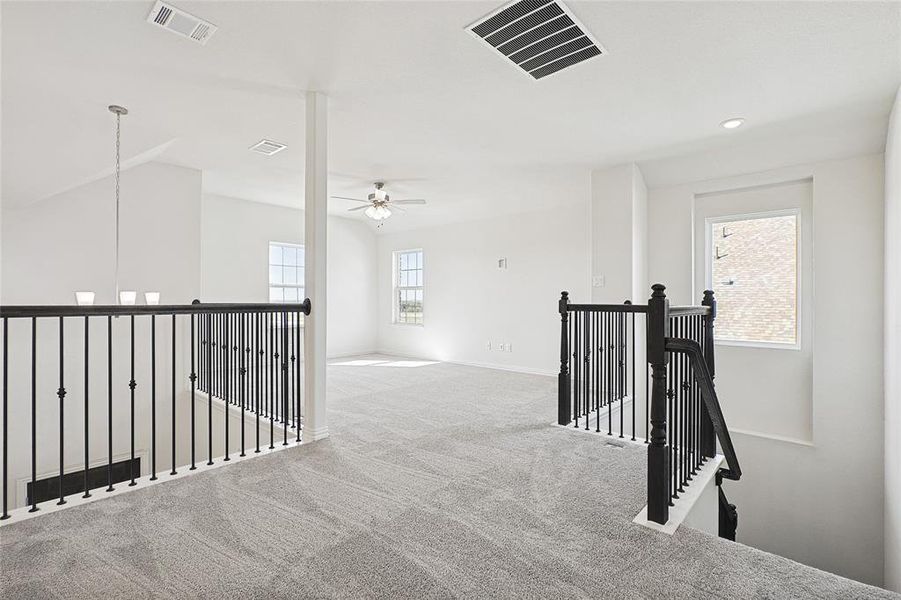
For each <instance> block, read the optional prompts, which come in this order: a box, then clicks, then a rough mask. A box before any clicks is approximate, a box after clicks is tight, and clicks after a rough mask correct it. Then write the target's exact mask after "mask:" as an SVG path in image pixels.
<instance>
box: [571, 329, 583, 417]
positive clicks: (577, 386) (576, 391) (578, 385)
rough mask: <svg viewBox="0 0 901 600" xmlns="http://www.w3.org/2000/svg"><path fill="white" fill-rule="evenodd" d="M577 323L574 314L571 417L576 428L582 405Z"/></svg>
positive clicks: (579, 340)
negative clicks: (572, 407) (580, 398)
mask: <svg viewBox="0 0 901 600" xmlns="http://www.w3.org/2000/svg"><path fill="white" fill-rule="evenodd" d="M579 323H580V319H579V314H578V313H574V314H573V332H574V335H575V342H576V343H575V344H573V384H574V385H573V406H574V410H573V415H574V417H575V419H574V421H575V426H576V427H578V426H579V417H580V416H581V412H580V411H581V410H582V404H581V402H580V400H579V390H580V388H581V386H582V384H581V383H579V375H580V372H579V371H580V368H579V366H580V363H581V362H582V361H581V360H580V359H579V347H580V346H579V342H581V339H580V336H579V329H580V328H579Z"/></svg>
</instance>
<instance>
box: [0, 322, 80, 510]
mask: <svg viewBox="0 0 901 600" xmlns="http://www.w3.org/2000/svg"><path fill="white" fill-rule="evenodd" d="M86 334H87V332H86ZM85 360H87V359H85ZM85 417H86V418H87V415H85ZM8 454H9V319H7V318H6V317H4V318H3V514H2V515H0V521H2V520H5V519H8V518H9V510H8V508H9V507H8V506H7V500H6V498H7V493H8V490H7V486H8V485H9V484H8V480H9V464H8V462H7V456H8Z"/></svg>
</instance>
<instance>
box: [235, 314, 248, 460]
mask: <svg viewBox="0 0 901 600" xmlns="http://www.w3.org/2000/svg"><path fill="white" fill-rule="evenodd" d="M244 316H245V315H243V314H240V313H236V314H235V318H236V319H237V323H238V326H239V332H238V333H239V336H238V346H239V348H240V350H241V351H240V352H239V353H238V354H239V359H240V365H239V366H238V376H239V377H240V382H239V385H238V390H239V392H238V393H239V395H240V402H241V454H240V455H239V456H246V454H245V453H244V376H245V374H246V372H247V369H246V368H245V363H244V357H245V355H246V353H245V352H244Z"/></svg>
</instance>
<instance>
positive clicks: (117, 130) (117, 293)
mask: <svg viewBox="0 0 901 600" xmlns="http://www.w3.org/2000/svg"><path fill="white" fill-rule="evenodd" d="M121 119H122V114H121V113H119V112H116V297H115V300H114V301H113V302H114V303H118V302H119V145H120V142H119V139H120V126H121V123H120V121H121Z"/></svg>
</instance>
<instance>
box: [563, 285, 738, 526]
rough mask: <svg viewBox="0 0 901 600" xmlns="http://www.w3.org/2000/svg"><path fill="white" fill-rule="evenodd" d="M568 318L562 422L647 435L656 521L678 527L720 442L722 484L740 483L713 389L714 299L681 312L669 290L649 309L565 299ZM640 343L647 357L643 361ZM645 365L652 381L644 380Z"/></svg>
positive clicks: (709, 295)
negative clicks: (679, 502)
mask: <svg viewBox="0 0 901 600" xmlns="http://www.w3.org/2000/svg"><path fill="white" fill-rule="evenodd" d="M559 312H560V317H561V342H560V348H561V350H560V375H559V379H558V423H559V424H561V425H571V426H573V427H584V428H585V429H591V428H592V423H593V424H594V427H593V428H594V431H595V432H597V433H607V434H608V435H617V436H619V437H621V438H622V437H626V436H627V435H628V437H629V438H630V439H631V440H636V439H637V438H638V437H641V436H642V435H643V436H644V441H645V443H647V444H648V519H649V520H651V521H655V522H657V523H666V522H667V521H668V520H669V507H670V506H671V505H672V504H673V501H674V500H675V499H678V498H679V495H680V494H681V493H683V492H684V491H685V488H686V486H687V485H689V483H690V482H691V481H692V479H693V478H694V476H695V475H697V472H698V469H699V468H700V467H701V466H702V465H703V464H704V463H705V462H706V461H707V459H708V458H711V457H713V456H715V455H716V450H717V448H716V445H717V440H718V441H719V444H720V448H721V450H722V452H723V455H724V458H725V461H726V465H727V466H726V467H725V468H721V469H720V470H719V473H718V475H717V482H718V483H719V481H720V480H721V478H723V477H725V478H727V479H735V480H737V479H739V478H740V477H741V468H740V467H739V465H738V460H737V458H736V456H735V449H734V448H733V446H732V441H731V438H730V436H729V430H728V428H727V427H726V423H725V419H724V418H723V414H722V410H721V408H720V404H719V399H718V398H717V396H716V390H715V388H714V384H713V378H714V373H715V356H714V343H713V328H714V320H715V318H716V301H715V299H714V296H713V292H712V291H706V292H704V300H703V302H702V303H701V305H700V306H682V307H670V306H669V301H668V300H667V299H666V294H665V287H664V286H662V285H660V284H657V285H655V286H653V294H652V296H651V298H650V300H649V301H648V304H647V305H633V304H630V303H628V302H626V303H625V304H622V305H618V304H570V302H569V294H568V293H567V292H563V294H562V297H561V299H560V302H559ZM641 329H644V335H643V336H642V335H641V333H640V331H641ZM636 331H639V333H638V334H637V335H636ZM641 342H643V343H644V344H645V345H646V346H645V349H644V357H643V358H640V360H638V361H636V358H635V357H636V352H638V353H639V356H640V354H641V350H640V349H638V348H637V343H641ZM639 363H644V374H643V376H641V379H643V381H640V380H639V381H638V382H636V379H637V377H636V372H637V371H639V370H640V368H639V367H638V364H639ZM642 400H643V401H642ZM637 414H639V415H640V418H639V417H637ZM580 419H581V421H580ZM605 430H606V431H605Z"/></svg>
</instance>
